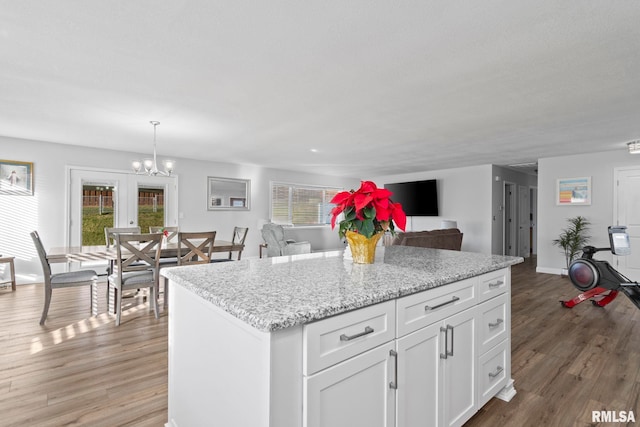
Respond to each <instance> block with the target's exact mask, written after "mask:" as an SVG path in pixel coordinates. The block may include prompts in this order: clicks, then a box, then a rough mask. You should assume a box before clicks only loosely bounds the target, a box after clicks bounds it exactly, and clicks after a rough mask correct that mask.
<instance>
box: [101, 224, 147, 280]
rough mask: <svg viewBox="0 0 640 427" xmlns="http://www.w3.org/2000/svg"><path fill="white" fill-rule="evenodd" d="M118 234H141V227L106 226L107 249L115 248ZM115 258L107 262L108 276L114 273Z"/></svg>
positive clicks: (105, 239) (105, 240)
mask: <svg viewBox="0 0 640 427" xmlns="http://www.w3.org/2000/svg"><path fill="white" fill-rule="evenodd" d="M116 234H140V227H105V228H104V242H105V245H106V246H107V249H109V248H113V247H114V246H115V244H116V238H115V235H116ZM113 264H114V260H110V261H109V263H108V264H107V276H109V275H111V274H112V273H113Z"/></svg>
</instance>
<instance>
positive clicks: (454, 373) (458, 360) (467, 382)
mask: <svg viewBox="0 0 640 427" xmlns="http://www.w3.org/2000/svg"><path fill="white" fill-rule="evenodd" d="M441 330H442V332H443V333H444V334H445V343H444V344H445V346H444V347H442V348H443V350H444V352H443V354H444V357H443V358H441V359H440V363H441V365H442V367H443V371H444V373H443V374H442V375H441V376H440V379H441V384H442V386H441V389H440V390H441V393H442V394H441V396H442V397H441V405H442V406H441V408H440V409H441V413H442V421H443V423H442V424H440V425H442V426H446V427H457V426H461V425H462V424H464V423H465V421H467V420H468V419H469V418H471V416H472V415H473V414H475V412H476V410H477V405H476V350H475V348H476V344H475V342H476V336H477V332H476V310H475V308H470V309H468V310H466V311H463V312H462V313H458V314H456V315H453V316H451V317H449V318H447V319H445V321H444V322H443V326H442V327H441ZM445 352H446V353H445Z"/></svg>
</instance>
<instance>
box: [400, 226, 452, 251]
mask: <svg viewBox="0 0 640 427" xmlns="http://www.w3.org/2000/svg"><path fill="white" fill-rule="evenodd" d="M462 234H463V233H461V232H460V230H459V229H457V228H445V229H441V230H430V231H408V232H406V233H398V234H396V236H395V238H394V239H393V241H392V243H391V244H392V245H400V246H418V247H421V248H434V249H449V250H454V251H459V250H460V249H461V248H462Z"/></svg>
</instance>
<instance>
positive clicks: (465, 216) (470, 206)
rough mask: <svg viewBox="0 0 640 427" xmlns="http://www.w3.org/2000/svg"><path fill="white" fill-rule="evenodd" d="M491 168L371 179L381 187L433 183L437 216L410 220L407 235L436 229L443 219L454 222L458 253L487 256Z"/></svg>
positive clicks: (487, 166)
mask: <svg viewBox="0 0 640 427" xmlns="http://www.w3.org/2000/svg"><path fill="white" fill-rule="evenodd" d="M492 171H493V169H492V166H491V165H481V166H471V167H464V168H456V169H443V170H438V171H428V172H417V173H409V174H401V175H387V176H379V177H375V178H373V179H372V181H374V182H375V183H376V184H377V185H378V186H383V185H384V184H385V183H393V182H404V181H420V180H424V179H436V180H437V186H438V204H439V206H438V207H439V213H440V215H439V216H437V217H410V218H408V221H407V231H420V230H433V229H436V228H440V222H441V221H442V220H443V219H452V220H455V221H457V222H458V228H459V229H460V231H462V233H464V237H463V238H462V250H463V251H469V252H482V253H491V240H492V238H491V234H492V209H491V207H492Z"/></svg>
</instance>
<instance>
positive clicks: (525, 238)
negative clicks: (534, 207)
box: [518, 185, 531, 258]
mask: <svg viewBox="0 0 640 427" xmlns="http://www.w3.org/2000/svg"><path fill="white" fill-rule="evenodd" d="M530 236H531V210H530V205H529V188H527V187H525V186H524V185H520V186H518V256H521V257H525V258H528V257H529V255H530V254H531V249H530V248H531V243H530V242H531V237H530Z"/></svg>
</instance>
